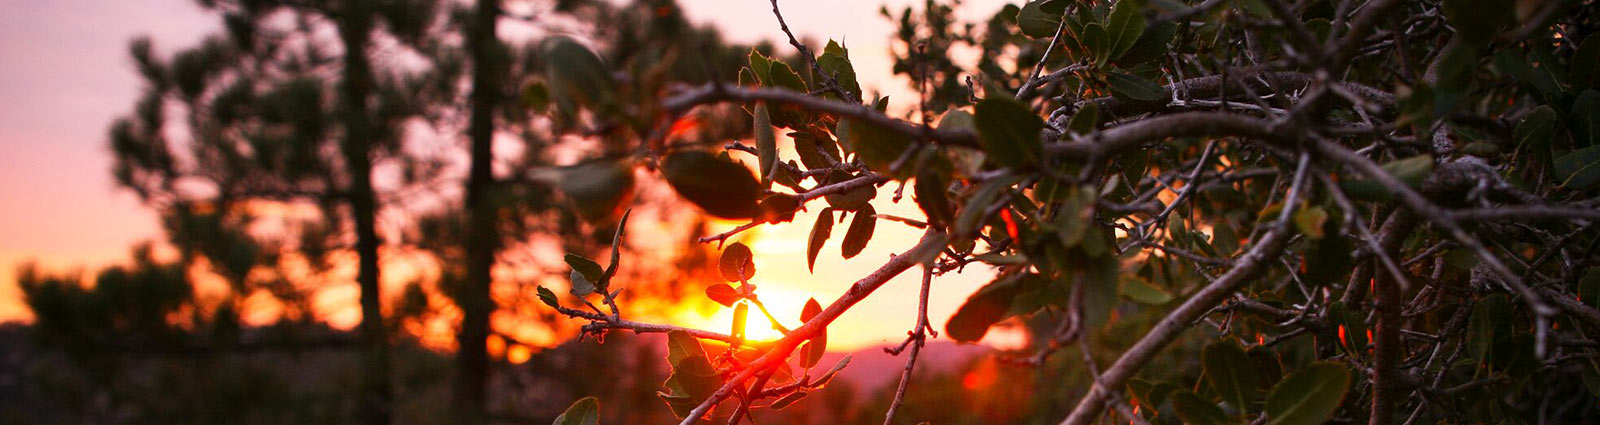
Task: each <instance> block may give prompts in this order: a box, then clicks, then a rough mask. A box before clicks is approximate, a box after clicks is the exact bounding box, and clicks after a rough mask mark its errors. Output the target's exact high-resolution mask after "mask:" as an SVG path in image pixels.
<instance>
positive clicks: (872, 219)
mask: <svg viewBox="0 0 1600 425" xmlns="http://www.w3.org/2000/svg"><path fill="white" fill-rule="evenodd" d="M876 214H877V211H874V210H873V209H872V205H870V204H869V205H867V206H866V207H863V208H861V210H860V211H856V213H855V218H853V219H851V220H850V229H849V230H846V231H845V232H844V241H843V242H840V243H839V249H840V252H841V253H842V254H843V255H844V258H846V259H849V258H851V257H855V256H856V254H860V253H861V250H862V249H864V248H866V247H867V242H869V241H871V240H872V231H873V229H874V228H876V227H877V226H878V218H877V217H876Z"/></svg>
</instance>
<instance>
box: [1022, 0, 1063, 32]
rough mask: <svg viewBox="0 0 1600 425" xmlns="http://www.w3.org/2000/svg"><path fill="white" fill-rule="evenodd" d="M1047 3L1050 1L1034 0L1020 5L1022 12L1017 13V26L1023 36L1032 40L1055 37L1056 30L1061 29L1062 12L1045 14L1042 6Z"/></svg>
mask: <svg viewBox="0 0 1600 425" xmlns="http://www.w3.org/2000/svg"><path fill="white" fill-rule="evenodd" d="M1047 3H1050V1H1048V0H1035V1H1030V2H1028V3H1027V4H1024V5H1022V10H1020V11H1018V12H1017V26H1018V27H1019V28H1021V29H1022V33H1023V34H1026V35H1027V36H1029V37H1033V38H1047V37H1053V36H1055V34H1056V29H1057V28H1060V27H1061V12H1062V11H1061V10H1059V9H1057V10H1056V11H1055V12H1054V13H1051V12H1046V11H1045V10H1044V8H1043V6H1045V5H1046V4H1047ZM1058 3H1059V2H1058ZM1052 6H1055V5H1052ZM1051 9H1055V8H1054V7H1052V8H1051Z"/></svg>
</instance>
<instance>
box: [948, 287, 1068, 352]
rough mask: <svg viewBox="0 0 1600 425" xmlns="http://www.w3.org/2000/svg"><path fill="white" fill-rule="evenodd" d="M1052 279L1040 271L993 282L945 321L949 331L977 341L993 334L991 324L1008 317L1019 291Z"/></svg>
mask: <svg viewBox="0 0 1600 425" xmlns="http://www.w3.org/2000/svg"><path fill="white" fill-rule="evenodd" d="M1047 282H1048V280H1047V279H1044V278H1043V277H1042V276H1039V275H1036V274H1026V273H1019V274H1013V275H1010V276H1004V277H1001V278H999V279H995V280H994V281H993V282H989V284H988V285H984V286H983V287H982V288H979V289H978V291H977V292H973V293H972V295H970V296H968V297H967V301H966V302H964V303H962V304H961V307H960V308H958V309H956V313H955V314H954V315H951V316H950V321H948V322H946V323H945V326H944V329H945V334H946V335H949V336H950V338H952V339H955V340H956V341H960V342H977V341H978V340H980V339H983V335H984V334H987V333H989V327H990V326H993V325H994V324H995V323H999V322H1000V321H1001V320H1004V319H1005V318H1006V317H1007V316H1008V315H1009V314H1010V312H1011V303H1012V302H1013V300H1014V299H1015V298H1016V296H1017V295H1018V294H1022V293H1024V292H1026V291H1028V290H1031V289H1034V288H1037V287H1038V286H1040V285H1044V284H1047Z"/></svg>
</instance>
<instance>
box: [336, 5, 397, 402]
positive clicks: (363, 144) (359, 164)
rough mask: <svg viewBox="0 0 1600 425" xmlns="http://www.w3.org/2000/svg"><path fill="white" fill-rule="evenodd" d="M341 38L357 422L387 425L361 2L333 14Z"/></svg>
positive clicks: (369, 83) (367, 17)
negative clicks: (357, 344)
mask: <svg viewBox="0 0 1600 425" xmlns="http://www.w3.org/2000/svg"><path fill="white" fill-rule="evenodd" d="M336 17H337V19H338V26H339V38H340V41H341V42H343V44H344V59H345V66H344V70H343V75H342V77H343V84H341V85H340V87H339V97H340V106H341V107H342V108H343V111H342V112H343V118H344V132H345V134H344V137H345V139H344V143H342V144H341V145H340V147H341V151H342V153H343V154H344V161H345V167H346V169H347V171H348V172H349V173H350V176H349V178H350V188H349V190H348V194H349V195H348V196H349V202H350V215H351V216H352V221H353V222H354V223H355V233H356V255H357V256H359V257H360V268H359V271H358V272H357V274H356V282H357V283H358V285H359V286H360V289H361V325H360V332H361V340H362V346H363V350H362V367H363V369H365V374H364V377H363V381H362V384H363V385H362V396H361V400H360V402H359V403H358V408H357V409H358V414H359V415H360V418H361V421H362V422H364V423H366V424H368V425H387V424H388V423H389V422H390V416H391V412H390V405H391V404H392V403H391V401H392V400H393V398H394V394H393V389H392V388H391V386H390V384H389V371H390V367H389V340H388V336H387V335H388V332H387V331H386V328H385V326H384V324H383V304H382V297H381V294H380V293H379V287H378V273H379V270H378V246H379V245H380V244H381V241H380V240H379V239H378V232H377V225H376V221H377V217H376V216H377V195H376V194H375V190H374V189H373V187H372V142H373V141H372V138H373V135H374V134H375V131H374V129H373V126H374V124H373V122H372V116H371V114H370V112H369V111H368V110H367V103H368V102H369V101H370V98H371V97H372V91H373V86H374V85H375V83H374V78H373V75H372V66H371V64H370V63H369V62H368V58H367V45H368V43H369V41H370V37H371V33H372V25H373V24H372V10H371V9H370V5H368V4H367V3H366V2H364V1H361V0H349V1H347V2H345V3H343V7H342V8H340V9H339V10H338V13H337V15H336Z"/></svg>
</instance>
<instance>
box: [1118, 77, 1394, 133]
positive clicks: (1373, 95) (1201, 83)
mask: <svg viewBox="0 0 1600 425" xmlns="http://www.w3.org/2000/svg"><path fill="white" fill-rule="evenodd" d="M1231 74H1232V75H1228V76H1227V81H1228V84H1227V86H1226V87H1224V85H1223V84H1222V82H1223V76H1221V75H1209V76H1205V77H1197V78H1191V79H1187V80H1183V81H1179V82H1176V83H1172V84H1168V85H1166V86H1163V87H1162V88H1161V90H1162V96H1161V99H1162V100H1158V101H1148V102H1141V101H1124V100H1121V99H1117V98H1115V97H1109V96H1108V97H1101V98H1096V99H1093V100H1089V101H1090V102H1094V103H1097V104H1099V105H1100V110H1101V112H1102V113H1103V114H1102V115H1101V117H1102V120H1108V119H1111V118H1113V117H1129V116H1134V115H1138V114H1144V113H1151V112H1161V111H1166V110H1168V107H1169V106H1171V105H1170V101H1169V100H1168V99H1172V98H1173V93H1175V92H1176V93H1177V94H1180V95H1182V97H1184V98H1210V97H1217V96H1221V95H1222V93H1224V92H1226V93H1233V94H1235V95H1242V94H1245V93H1247V92H1246V89H1247V88H1248V89H1251V90H1262V91H1264V92H1266V93H1277V91H1275V89H1281V90H1288V91H1297V90H1301V89H1304V88H1307V87H1308V86H1310V85H1311V82H1312V80H1313V77H1312V75H1311V74H1306V73H1303V72H1261V71H1259V70H1255V69H1246V70H1242V71H1241V72H1235V73H1231ZM1337 85H1338V87H1339V88H1341V89H1344V90H1346V91H1349V92H1351V93H1355V94H1356V95H1359V96H1360V97H1362V98H1364V99H1366V100H1367V101H1368V102H1372V103H1374V104H1377V105H1379V106H1382V107H1383V108H1384V109H1393V108H1394V106H1395V102H1396V100H1395V95H1394V94H1392V93H1389V92H1386V91H1383V90H1379V89H1376V88H1373V87H1370V86H1366V85H1362V84H1357V83H1351V82H1339V83H1337Z"/></svg>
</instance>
